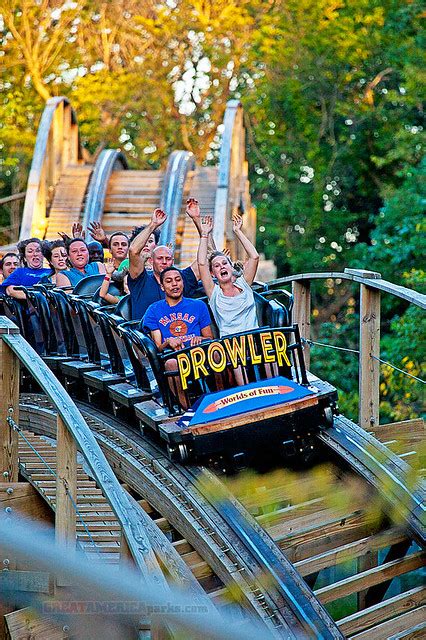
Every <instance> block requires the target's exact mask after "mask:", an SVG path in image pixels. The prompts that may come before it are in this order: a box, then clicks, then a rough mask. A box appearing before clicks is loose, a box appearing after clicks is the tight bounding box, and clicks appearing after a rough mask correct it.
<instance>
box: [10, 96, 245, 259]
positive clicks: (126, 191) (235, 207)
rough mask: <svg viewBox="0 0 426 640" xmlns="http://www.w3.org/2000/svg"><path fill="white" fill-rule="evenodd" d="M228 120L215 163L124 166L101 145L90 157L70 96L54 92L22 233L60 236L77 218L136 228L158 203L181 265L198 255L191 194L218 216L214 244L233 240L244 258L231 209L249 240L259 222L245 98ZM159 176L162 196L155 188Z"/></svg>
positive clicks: (176, 155) (178, 160) (186, 160)
mask: <svg viewBox="0 0 426 640" xmlns="http://www.w3.org/2000/svg"><path fill="white" fill-rule="evenodd" d="M223 126H224V130H223V136H222V138H223V139H222V145H221V149H220V156H219V165H218V167H196V166H195V160H194V156H193V155H192V154H191V153H189V152H187V151H174V152H173V153H172V154H171V156H170V158H169V161H168V165H167V168H166V170H165V172H163V171H161V170H157V171H131V170H129V171H128V172H127V171H126V170H127V162H126V159H125V157H124V155H123V154H122V153H121V152H120V151H119V150H116V149H105V150H103V151H102V152H101V154H100V155H99V157H98V158H97V159H96V162H95V164H94V165H92V164H90V163H89V162H85V160H84V158H83V150H82V147H81V145H80V141H79V133H78V124H77V119H76V115H75V113H74V111H73V109H72V107H71V105H70V103H69V101H68V99H67V98H64V97H57V98H51V99H50V100H48V102H47V104H46V107H45V110H44V112H43V114H42V118H41V121H40V125H39V130H38V133H37V139H36V145H35V148H34V156H33V161H32V165H31V170H30V175H29V179H28V185H27V191H26V197H25V204H24V213H23V219H22V225H21V232H20V239H25V238H28V237H31V236H36V237H40V238H44V237H48V238H49V239H55V238H57V233H58V231H65V232H68V233H69V231H70V227H71V225H72V223H74V222H78V221H80V222H82V224H83V226H87V224H88V223H89V222H92V221H102V224H103V226H104V227H105V228H106V229H107V231H108V232H109V233H111V232H113V231H120V230H122V231H125V232H130V231H131V230H132V228H133V227H134V226H137V225H140V224H146V222H147V221H148V218H149V215H150V214H151V212H152V210H153V209H154V208H155V207H156V206H161V207H163V208H165V210H166V211H167V213H168V214H169V218H168V220H167V223H166V225H165V227H164V229H163V230H162V236H161V242H162V243H164V244H166V243H173V244H174V245H175V249H176V263H177V264H180V263H181V262H182V263H183V264H186V263H187V262H188V263H189V262H192V260H193V259H194V257H195V252H196V248H197V244H198V236H197V234H194V230H193V229H192V222H191V224H190V225H189V224H187V220H186V216H185V213H184V212H185V202H186V199H187V197H188V195H192V194H193V195H195V197H198V198H199V199H200V204H201V207H202V212H203V213H204V214H212V215H213V216H214V218H215V232H214V233H215V241H216V244H217V246H218V247H219V248H222V247H224V246H228V248H230V249H233V253H234V254H235V257H236V258H239V257H241V255H240V253H241V247H240V246H239V244H238V243H236V242H235V239H234V236H233V232H232V223H231V219H232V214H233V213H236V212H238V213H240V214H242V215H244V218H245V223H244V225H245V231H246V233H247V235H248V236H249V237H250V239H251V240H252V241H254V239H255V235H256V228H255V227H256V225H255V210H254V208H253V207H252V206H251V202H250V194H249V182H248V166H247V161H246V159H245V130H244V125H243V108H242V105H241V103H240V102H238V101H235V100H233V101H230V102H229V103H228V104H227V107H226V110H225V114H224V123H223ZM127 173H128V175H124V174H127ZM159 180H160V182H161V185H160V186H161V194H158V193H157V191H158V189H157V187H158V181H159ZM192 187H194V189H195V191H194V193H193V192H192ZM150 196H151V197H150ZM117 207H118V208H117ZM104 214H105V217H104V218H103V216H104Z"/></svg>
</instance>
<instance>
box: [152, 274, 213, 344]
mask: <svg viewBox="0 0 426 640" xmlns="http://www.w3.org/2000/svg"><path fill="white" fill-rule="evenodd" d="M160 283H161V286H162V289H163V291H164V295H165V299H164V300H159V301H158V302H154V304H151V305H150V306H149V307H148V309H147V311H146V313H145V315H144V317H143V319H142V322H141V326H142V327H143V328H144V329H149V331H150V332H151V336H152V339H153V340H154V342H155V344H156V345H157V348H158V350H159V351H164V349H174V350H175V351H178V350H179V349H182V348H183V347H189V346H191V347H192V346H194V345H196V344H200V342H201V341H202V339H203V338H206V339H208V338H213V334H212V330H211V327H210V323H211V319H210V314H209V310H208V308H207V305H206V304H205V303H204V302H203V301H202V300H191V299H190V298H184V296H183V289H184V284H183V278H182V274H181V272H180V271H179V269H177V268H176V267H167V268H166V269H164V270H163V271H162V272H161V274H160Z"/></svg>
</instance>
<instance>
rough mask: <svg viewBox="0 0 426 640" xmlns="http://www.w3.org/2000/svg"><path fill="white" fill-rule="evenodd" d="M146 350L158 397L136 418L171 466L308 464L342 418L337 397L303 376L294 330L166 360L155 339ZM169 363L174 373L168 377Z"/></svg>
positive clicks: (271, 331) (249, 336) (209, 344)
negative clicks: (277, 459)
mask: <svg viewBox="0 0 426 640" xmlns="http://www.w3.org/2000/svg"><path fill="white" fill-rule="evenodd" d="M142 342H143V343H144V344H145V346H148V348H147V349H145V352H146V355H147V356H148V360H149V361H150V363H151V364H152V365H153V367H152V370H153V374H154V377H155V379H156V381H157V383H158V391H159V394H157V398H158V401H155V400H152V401H150V403H141V404H140V405H138V410H137V414H138V416H139V418H140V419H141V422H142V423H143V424H144V425H148V426H149V427H151V428H153V429H154V430H155V431H156V432H157V435H158V437H159V438H160V441H162V442H163V443H164V444H165V445H166V448H167V452H168V455H169V457H170V458H171V459H173V460H176V461H180V462H187V461H189V460H200V459H203V458H206V457H207V458H210V459H213V460H217V459H218V457H223V458H225V459H229V458H231V459H233V460H234V462H235V463H236V464H237V466H243V465H244V466H245V465H246V464H247V463H250V462H251V461H253V460H255V459H258V458H259V457H261V456H262V457H266V458H269V457H271V456H276V455H277V454H278V455H281V456H282V455H284V456H285V457H286V458H289V457H290V458H294V459H295V460H297V461H300V462H305V461H306V460H308V459H309V458H310V457H312V454H313V453H314V449H315V445H314V437H315V435H316V433H317V432H318V430H319V429H320V428H322V427H327V426H328V425H331V424H332V422H333V416H334V415H335V414H337V392H336V389H335V388H334V387H333V386H331V385H330V384H328V383H326V382H324V381H322V380H320V379H319V378H317V377H315V376H314V375H312V374H311V373H309V372H307V371H306V368H305V362H304V357H303V347H302V343H301V340H300V334H299V328H298V325H297V324H293V325H292V326H288V327H279V328H269V327H266V328H260V329H256V330H253V331H250V332H245V333H241V334H237V335H235V336H229V337H225V338H222V339H216V340H209V341H205V342H202V343H201V344H200V345H198V346H196V347H187V348H185V349H182V350H181V351H178V352H166V353H163V354H156V352H155V348H154V349H152V343H151V340H150V338H148V337H146V336H145V337H144V338H143V340H142ZM149 343H151V346H149ZM172 359H173V360H175V361H176V364H177V369H176V367H175V370H174V371H168V370H167V365H166V363H167V361H168V360H172ZM168 381H169V382H168ZM179 387H180V390H179ZM185 407H186V408H187V409H186V410H185Z"/></svg>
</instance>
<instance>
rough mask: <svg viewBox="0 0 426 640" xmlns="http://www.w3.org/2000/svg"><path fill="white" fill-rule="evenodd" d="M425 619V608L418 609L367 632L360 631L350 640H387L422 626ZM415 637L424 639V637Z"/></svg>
mask: <svg viewBox="0 0 426 640" xmlns="http://www.w3.org/2000/svg"><path fill="white" fill-rule="evenodd" d="M425 619H426V607H419V608H418V609H413V610H412V611H408V612H407V613H403V614H402V616H398V617H397V618H392V619H391V620H387V621H386V622H382V624H378V625H376V626H375V627H372V628H371V629H368V631H361V633H357V634H356V635H354V636H352V638H351V640H387V639H388V638H392V637H395V636H397V634H400V633H403V632H404V631H406V630H408V629H411V628H412V627H415V626H417V625H422V624H424V621H425ZM423 633H424V629H423ZM412 637H413V636H412ZM417 637H420V638H421V637H423V638H424V635H421V636H417Z"/></svg>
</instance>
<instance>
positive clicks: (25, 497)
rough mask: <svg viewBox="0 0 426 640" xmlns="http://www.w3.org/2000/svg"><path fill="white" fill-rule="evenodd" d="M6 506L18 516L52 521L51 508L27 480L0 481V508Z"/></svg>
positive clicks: (2, 508)
mask: <svg viewBox="0 0 426 640" xmlns="http://www.w3.org/2000/svg"><path fill="white" fill-rule="evenodd" d="M7 507H10V508H11V509H12V513H16V512H18V513H19V515H20V516H25V517H27V518H31V519H33V520H38V521H44V522H48V523H51V522H52V516H53V513H52V510H51V509H50V508H49V506H48V505H47V504H46V502H45V500H43V498H42V497H41V496H40V494H39V492H38V491H37V490H36V489H34V487H33V486H32V485H31V484H30V483H29V482H0V509H1V510H4V509H6V508H7Z"/></svg>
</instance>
